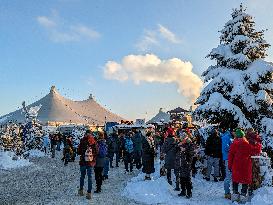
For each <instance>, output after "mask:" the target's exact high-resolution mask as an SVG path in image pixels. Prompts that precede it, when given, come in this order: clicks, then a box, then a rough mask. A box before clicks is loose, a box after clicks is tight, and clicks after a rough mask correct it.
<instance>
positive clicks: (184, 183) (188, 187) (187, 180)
mask: <svg viewBox="0 0 273 205" xmlns="http://www.w3.org/2000/svg"><path fill="white" fill-rule="evenodd" d="M180 184H181V192H182V193H184V194H187V195H188V196H191V195H192V183H191V177H180Z"/></svg>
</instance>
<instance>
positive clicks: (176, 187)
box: [174, 181, 180, 191]
mask: <svg viewBox="0 0 273 205" xmlns="http://www.w3.org/2000/svg"><path fill="white" fill-rule="evenodd" d="M174 191H180V188H179V181H176V182H175V189H174Z"/></svg>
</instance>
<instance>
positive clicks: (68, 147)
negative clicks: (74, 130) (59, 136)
mask: <svg viewBox="0 0 273 205" xmlns="http://www.w3.org/2000/svg"><path fill="white" fill-rule="evenodd" d="M73 150H74V148H73V143H72V138H71V137H68V138H66V143H65V147H64V149H63V158H64V165H67V164H68V162H69V161H71V160H72V158H73V156H74V151H73Z"/></svg>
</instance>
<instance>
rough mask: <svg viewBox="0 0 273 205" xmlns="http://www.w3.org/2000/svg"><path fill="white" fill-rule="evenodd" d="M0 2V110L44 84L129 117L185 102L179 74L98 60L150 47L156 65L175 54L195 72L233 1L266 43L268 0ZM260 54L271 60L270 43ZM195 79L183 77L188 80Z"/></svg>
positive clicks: (270, 34)
mask: <svg viewBox="0 0 273 205" xmlns="http://www.w3.org/2000/svg"><path fill="white" fill-rule="evenodd" d="M0 2H1V3H0V45H1V55H0V85H1V94H0V99H1V103H0V105H1V106H0V114H6V113H8V112H11V111H14V110H15V109H17V108H18V107H20V105H21V102H22V101H23V100H25V101H26V102H27V103H28V104H29V103H32V102H34V101H36V100H38V99H39V98H41V97H43V96H44V95H46V94H47V93H48V92H49V89H50V86H51V85H56V87H57V88H58V89H59V91H60V93H61V94H62V95H64V96H66V97H69V98H71V99H75V100H81V99H85V98H87V97H88V95H89V94H90V93H93V94H94V95H95V97H96V99H97V101H98V102H100V103H101V104H102V105H103V106H106V107H107V108H108V109H111V111H113V112H115V113H117V114H120V115H121V116H124V117H126V118H129V119H135V118H142V117H146V118H149V117H151V116H153V115H154V114H156V113H157V112H158V110H159V108H160V107H163V108H165V109H166V110H169V109H172V108H175V107H177V106H183V107H185V108H189V106H190V104H191V103H190V100H189V99H188V98H189V97H188V95H187V91H183V89H184V88H185V87H183V86H185V84H186V83H187V82H184V79H183V77H182V78H181V81H180V82H178V81H179V80H178V79H179V78H178V79H177V78H176V76H175V73H174V72H173V73H172V74H171V75H172V76H173V77H172V78H171V79H169V80H166V79H164V76H163V77H162V76H160V74H158V73H157V74H156V76H155V77H154V78H153V79H152V80H151V79H150V78H145V77H143V76H142V77H139V76H138V74H139V73H134V75H137V76H133V77H131V78H128V79H127V78H126V79H123V80H122V79H120V75H119V76H117V77H112V78H111V77H110V78H111V79H110V78H109V77H108V78H107V77H106V76H105V66H106V63H107V62H109V61H113V62H115V63H116V64H118V65H119V66H121V67H124V66H125V65H123V63H122V62H123V60H124V59H126V58H125V57H126V56H129V55H133V56H134V57H135V56H138V57H139V56H140V55H141V56H145V55H146V54H153V56H156V57H157V58H158V59H159V60H161V61H162V66H161V67H160V68H161V69H163V71H164V72H167V73H168V72H169V71H168V69H169V68H170V67H168V66H165V64H164V63H163V61H164V60H165V61H168V60H169V59H172V58H178V59H180V60H181V62H190V63H191V64H192V66H193V68H192V69H193V70H192V72H193V73H194V74H191V75H192V77H193V76H195V74H196V75H198V76H200V75H201V73H202V72H203V71H204V70H205V69H206V68H207V67H208V66H209V65H211V64H212V63H213V62H211V61H210V60H209V59H205V56H206V55H207V54H208V53H209V52H210V50H211V49H212V48H213V47H216V46H217V45H218V43H219V33H218V32H217V31H219V30H220V29H222V28H223V26H224V24H225V23H226V22H227V21H228V20H229V19H230V18H231V16H230V14H231V11H232V8H235V7H238V6H239V4H240V2H244V5H245V6H246V7H247V12H248V13H249V14H251V15H253V16H254V17H255V20H256V23H257V28H258V29H261V28H266V29H268V31H267V32H266V34H265V38H266V40H267V41H268V42H269V43H270V44H273V21H272V19H273V13H272V12H271V11H272V10H273V3H272V2H271V0H250V1H238V0H229V1H225V0H191V1H189V0H169V1H163V0H161V1H160V0H157V1H156V0H150V1H145V0H138V1H125V0H119V1H118V0H115V1H114V0H104V1H103V0H98V1H87V0H86V1H85V0H55V1H50V0H48V1H43V2H41V1H35V0H28V1H19V0H17V1H16V0H15V1H9V0H1V1H0ZM268 54H269V56H268V58H267V59H266V60H268V61H273V50H272V48H270V49H269V50H268ZM144 60H147V59H146V58H145V59H144ZM165 61H164V62H165ZM129 62H130V63H131V61H129ZM181 62H180V63H181ZM140 63H141V62H140ZM148 63H149V62H148ZM138 66H139V65H138ZM164 66H165V67H164ZM136 68H139V67H136ZM187 68H189V67H187ZM109 69H110V68H109ZM189 69H190V68H189ZM143 72H144V71H142V74H143ZM155 72H156V71H155ZM158 72H159V71H158ZM188 72H191V71H190V70H188ZM151 75H153V74H151ZM181 75H182V74H181ZM146 77H147V76H146ZM178 77H179V75H178ZM138 80H140V81H139V82H138ZM195 82H196V81H190V82H188V84H192V85H190V86H192V87H190V88H194V83H195ZM178 89H180V90H182V91H181V92H177V90H178ZM185 93H186V94H185Z"/></svg>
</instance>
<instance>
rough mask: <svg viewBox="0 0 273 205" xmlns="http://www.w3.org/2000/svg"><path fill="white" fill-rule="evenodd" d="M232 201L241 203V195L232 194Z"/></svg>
mask: <svg viewBox="0 0 273 205" xmlns="http://www.w3.org/2000/svg"><path fill="white" fill-rule="evenodd" d="M231 201H232V202H234V201H236V202H240V195H239V194H232V195H231Z"/></svg>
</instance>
